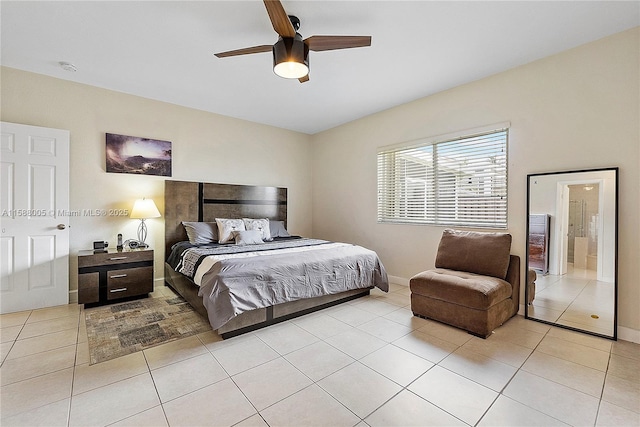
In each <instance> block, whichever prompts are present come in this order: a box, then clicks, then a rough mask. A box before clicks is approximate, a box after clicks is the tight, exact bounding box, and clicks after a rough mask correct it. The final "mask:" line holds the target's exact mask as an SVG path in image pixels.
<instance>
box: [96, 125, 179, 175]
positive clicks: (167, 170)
mask: <svg viewBox="0 0 640 427" xmlns="http://www.w3.org/2000/svg"><path fill="white" fill-rule="evenodd" d="M106 150H107V151H106V161H107V166H106V171H107V172H111V173H133V174H138V175H160V176H171V142H169V141H161V140H158V139H149V138H141V137H138V136H129V135H118V134H115V133H107V134H106Z"/></svg>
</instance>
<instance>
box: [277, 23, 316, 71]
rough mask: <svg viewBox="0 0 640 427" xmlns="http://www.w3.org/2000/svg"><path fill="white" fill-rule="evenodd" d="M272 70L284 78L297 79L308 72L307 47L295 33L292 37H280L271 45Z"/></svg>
mask: <svg viewBox="0 0 640 427" xmlns="http://www.w3.org/2000/svg"><path fill="white" fill-rule="evenodd" d="M273 71H274V72H275V73H276V74H277V75H279V76H280V77H284V78H285V79H299V78H301V77H304V76H306V75H307V74H309V47H308V46H307V45H306V44H305V43H304V41H302V36H300V34H297V33H296V36H295V37H294V38H290V37H285V38H283V37H280V39H279V40H278V42H277V43H276V44H274V45H273Z"/></svg>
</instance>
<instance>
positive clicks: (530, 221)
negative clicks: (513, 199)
mask: <svg viewBox="0 0 640 427" xmlns="http://www.w3.org/2000/svg"><path fill="white" fill-rule="evenodd" d="M617 248H618V168H604V169H589V170H577V171H565V172H548V173H538V174H530V175H527V263H526V265H527V267H526V268H527V270H526V271H527V273H528V275H527V276H525V277H528V278H529V279H532V278H533V277H534V276H535V284H534V285H531V284H529V285H528V286H526V288H525V302H526V304H525V318H527V319H533V320H537V321H540V322H544V323H549V324H554V325H557V326H560V327H563V328H567V329H573V330H578V331H581V332H586V333H588V334H591V335H597V336H601V337H606V338H610V339H614V340H615V339H616V338H617V327H616V324H617V319H616V317H617V294H618V292H617V283H618V255H617V250H618V249H617ZM533 272H535V274H534V273H533Z"/></svg>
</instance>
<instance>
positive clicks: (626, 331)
mask: <svg viewBox="0 0 640 427" xmlns="http://www.w3.org/2000/svg"><path fill="white" fill-rule="evenodd" d="M618 339H619V340H623V341H631V342H634V343H637V344H640V331H639V330H637V329H631V328H626V327H624V326H618Z"/></svg>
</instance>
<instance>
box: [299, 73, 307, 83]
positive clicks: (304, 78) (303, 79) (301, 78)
mask: <svg viewBox="0 0 640 427" xmlns="http://www.w3.org/2000/svg"><path fill="white" fill-rule="evenodd" d="M298 81H299V82H300V83H304V82H308V81H309V74H307V75H306V76H304V77H300V78H299V79H298Z"/></svg>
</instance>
